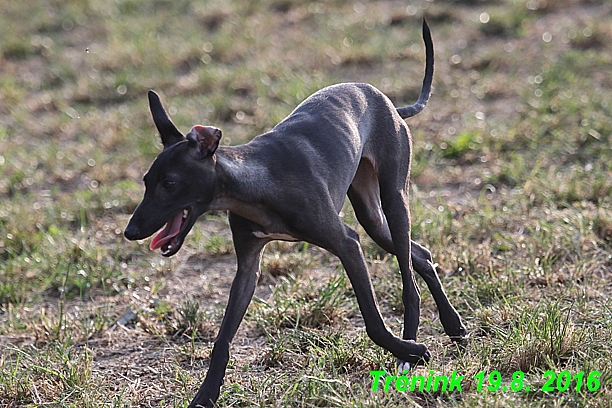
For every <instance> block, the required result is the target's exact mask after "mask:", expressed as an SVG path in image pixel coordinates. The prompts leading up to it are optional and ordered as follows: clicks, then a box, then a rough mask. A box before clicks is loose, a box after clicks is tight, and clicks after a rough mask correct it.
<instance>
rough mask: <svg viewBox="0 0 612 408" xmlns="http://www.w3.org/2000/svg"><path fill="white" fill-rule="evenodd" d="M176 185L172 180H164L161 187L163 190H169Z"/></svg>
mask: <svg viewBox="0 0 612 408" xmlns="http://www.w3.org/2000/svg"><path fill="white" fill-rule="evenodd" d="M175 185H176V181H174V180H164V182H163V186H164V188H165V189H171V188H172V187H174V186H175Z"/></svg>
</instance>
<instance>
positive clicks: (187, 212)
mask: <svg viewBox="0 0 612 408" xmlns="http://www.w3.org/2000/svg"><path fill="white" fill-rule="evenodd" d="M188 215H189V211H188V210H187V209H186V208H185V209H184V210H183V219H185V218H187V216H188Z"/></svg>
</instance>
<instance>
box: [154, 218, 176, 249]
mask: <svg viewBox="0 0 612 408" xmlns="http://www.w3.org/2000/svg"><path fill="white" fill-rule="evenodd" d="M182 223H183V211H182V210H181V211H180V212H179V213H178V214H176V215H175V216H174V218H172V220H170V221H169V222H168V223H167V224H166V226H165V227H164V229H163V230H161V231H160V232H159V233H158V234H157V235H156V236H155V238H153V241H151V245H149V248H150V249H151V250H156V249H157V248H161V247H162V246H164V245H165V244H166V243H168V242H169V241H170V240H171V239H172V238H174V237H176V236H177V235H178V233H179V231H180V230H181V224H182Z"/></svg>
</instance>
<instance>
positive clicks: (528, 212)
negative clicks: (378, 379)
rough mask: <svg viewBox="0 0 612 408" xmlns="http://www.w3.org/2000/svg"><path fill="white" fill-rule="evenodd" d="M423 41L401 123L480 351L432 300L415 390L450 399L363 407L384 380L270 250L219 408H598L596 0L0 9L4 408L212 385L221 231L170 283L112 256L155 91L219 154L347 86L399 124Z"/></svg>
mask: <svg viewBox="0 0 612 408" xmlns="http://www.w3.org/2000/svg"><path fill="white" fill-rule="evenodd" d="M422 18H426V19H427V21H428V22H429V25H430V27H431V30H432V36H433V40H434V46H435V53H436V65H435V74H434V90H433V94H432V97H431V100H430V102H429V104H428V106H427V108H426V109H425V110H424V111H423V112H422V113H421V114H419V115H417V116H415V117H414V118H410V119H409V120H408V121H407V123H408V125H409V126H410V128H411V130H412V133H413V144H414V149H413V150H414V151H413V169H412V180H411V182H412V187H411V211H412V222H413V227H412V235H413V238H414V239H415V240H417V241H418V242H420V243H422V244H423V245H425V246H426V247H428V248H429V249H430V250H431V251H432V253H433V256H434V261H435V262H436V263H437V264H438V269H439V272H440V275H441V278H442V281H443V285H444V287H445V290H446V292H447V294H448V295H449V298H450V299H451V302H452V303H453V304H454V305H455V307H456V308H457V310H458V311H459V313H460V314H461V315H462V317H463V319H464V322H465V324H466V325H467V327H468V331H469V336H468V338H467V340H466V342H465V344H464V345H463V347H457V346H456V345H454V344H453V343H451V342H450V341H449V340H448V338H447V337H446V336H445V335H444V332H443V330H442V328H441V325H440V322H439V319H438V316H437V309H436V308H435V304H434V302H433V299H432V298H431V295H430V293H429V292H428V290H427V288H426V286H425V285H424V284H423V282H422V281H419V284H420V286H421V294H422V304H421V325H420V329H419V340H420V341H422V342H424V343H426V344H427V346H428V347H429V348H430V350H431V352H432V355H433V358H432V361H431V362H430V364H429V365H428V366H425V367H419V368H417V369H415V371H414V372H413V373H411V375H412V374H414V375H423V376H428V375H430V374H431V375H438V376H439V375H447V376H450V375H451V374H452V373H453V372H455V373H456V374H457V375H459V376H464V378H463V380H462V383H461V384H462V389H461V391H458V390H454V391H452V392H450V391H449V392H441V391H433V390H432V389H429V390H427V389H424V390H421V391H419V390H418V389H417V390H414V391H410V390H407V391H402V390H398V389H396V388H395V386H394V384H391V383H389V389H388V390H387V391H384V390H383V389H378V390H376V391H373V390H372V386H373V376H372V375H371V374H370V371H376V370H386V371H388V372H390V373H391V372H393V370H394V359H393V357H392V356H391V355H390V354H388V353H387V352H385V351H384V350H382V349H380V348H379V347H377V346H375V345H374V344H373V343H372V342H371V341H370V340H369V339H368V337H367V335H366V334H365V330H364V326H363V322H362V319H361V315H360V313H359V310H358V307H357V305H356V302H355V298H354V295H353V293H352V290H351V287H350V284H349V282H348V279H346V277H345V274H344V271H343V269H342V267H341V265H340V264H339V262H338V260H337V259H336V258H335V257H334V256H333V255H331V254H329V253H327V252H325V251H323V250H320V249H318V248H316V247H313V246H311V245H305V244H303V243H273V244H270V245H269V246H268V248H267V250H266V253H265V257H264V260H263V267H262V269H263V274H262V277H261V279H260V282H259V285H258V288H257V292H256V298H255V299H254V301H253V303H252V304H251V307H250V308H249V311H248V313H247V316H246V318H245V321H244V322H243V324H242V326H241V328H240V330H239V332H238V334H237V337H236V339H235V341H234V343H233V346H232V360H231V362H230V365H229V369H228V374H227V377H226V383H225V385H224V386H223V389H222V395H221V399H220V400H219V403H220V405H222V406H230V405H233V406H283V407H284V406H342V407H345V406H359V407H361V406H486V407H490V406H509V405H512V406H538V407H539V406H609V404H610V402H609V401H610V399H611V396H612V375H611V373H610V371H609V366H610V362H611V360H612V348H611V346H610V344H609V338H610V335H611V334H612V318H611V317H610V316H611V314H610V310H611V309H612V303H611V301H610V298H611V296H612V286H611V285H610V283H609V282H610V278H611V276H612V197H611V195H612V168H611V167H610V163H611V162H612V160H611V158H612V151H611V148H612V138H611V136H610V134H611V131H612V125H611V123H612V122H611V119H610V118H611V116H612V115H611V107H612V92H611V91H612V80H611V79H610V78H611V76H610V74H609V71H610V68H609V67H610V66H611V63H612V52H611V51H612V3H610V2H609V1H608V0H585V1H578V0H560V1H554V2H553V1H551V0H548V1H546V0H528V1H525V0H491V1H485V0H483V1H472V2H470V1H461V0H457V1H451V0H431V1H420V0H413V1H376V2H352V1H344V0H333V1H328V2H311V3H304V2H298V1H294V0H261V1H244V0H233V1H227V0H224V1H220V0H211V1H206V2H194V1H188V0H179V1H172V2H171V1H165V0H155V1H152V2H151V1H149V2H145V1H142V0H114V1H110V0H71V1H61V2H60V1H49V2H47V3H45V4H44V5H31V4H30V3H29V2H4V3H2V4H1V5H0V23H1V24H0V197H1V200H0V349H2V353H1V357H0V405H2V406H9V407H19V406H57V407H60V406H61V407H64V406H74V407H99V406H121V407H124V406H125V407H141V406H142V407H145V406H160V407H165V406H172V407H186V406H187V404H188V403H189V401H190V398H191V397H192V396H193V395H194V393H195V392H196V390H197V388H198V386H199V384H200V383H201V381H202V379H203V378H204V375H205V373H206V369H207V367H208V358H209V353H210V350H211V347H212V342H213V341H214V338H215V336H216V332H217V330H218V327H219V324H220V321H221V319H222V316H223V310H224V306H225V302H226V300H227V295H228V292H229V287H230V284H231V281H232V278H233V274H234V270H235V258H234V255H233V247H232V241H231V235H230V234H229V229H228V225H227V218H226V216H225V215H224V214H222V213H214V214H208V215H206V216H203V217H201V220H200V221H199V222H198V223H197V224H196V226H195V227H194V229H193V231H192V232H191V233H190V235H189V237H188V239H187V241H186V242H185V245H184V247H183V248H182V249H181V251H180V252H179V253H178V254H177V255H176V256H175V257H173V258H171V259H164V258H162V257H161V256H160V254H159V253H156V252H152V251H149V250H148V241H142V242H129V241H127V240H125V238H123V236H122V229H123V228H124V227H125V225H126V224H127V220H128V219H129V216H130V214H131V212H132V211H133V210H134V208H135V206H136V205H137V204H138V202H139V200H140V199H141V197H142V193H143V191H144V187H143V185H142V183H141V179H142V175H143V174H144V172H145V171H146V169H147V168H148V166H149V165H150V163H151V161H152V160H153V159H154V157H155V156H156V155H157V154H158V153H159V151H160V150H161V144H160V142H159V140H158V138H157V136H156V130H155V128H154V125H153V123H152V121H151V119H150V114H149V112H148V107H147V100H146V92H147V91H148V90H149V89H155V90H156V91H158V92H159V93H160V94H161V96H162V99H163V100H164V103H165V105H166V107H167V109H168V111H169V113H170V115H171V117H172V119H173V121H174V122H175V123H176V124H177V126H178V127H179V128H180V129H181V130H182V131H184V132H186V131H187V130H188V129H189V128H190V127H191V126H193V125H195V124H203V125H214V126H217V127H219V128H221V129H222V130H223V134H224V137H223V139H222V143H225V144H240V143H245V142H247V141H248V140H249V139H250V138H252V137H254V136H255V135H257V134H260V133H262V132H264V131H266V130H267V129H270V128H271V127H272V126H274V125H275V124H276V123H278V121H280V120H281V119H282V118H284V117H285V116H286V115H287V114H288V113H289V112H291V110H292V109H293V108H294V107H295V106H297V104H299V103H300V102H301V101H302V100H303V99H305V98H306V97H307V96H308V95H309V94H311V93H312V92H314V91H316V90H317V89H319V88H321V87H323V86H326V85H329V84H333V83H336V82H345V81H360V82H369V83H372V84H373V85H375V86H377V87H378V88H379V89H381V90H382V91H383V92H384V93H385V94H387V95H388V96H389V97H390V98H391V99H392V100H393V102H394V103H396V104H397V105H398V106H399V105H406V104H411V103H413V102H414V101H415V100H416V98H417V97H418V93H419V90H420V86H421V80H422V76H423V70H424V49H423V46H422V41H421V37H420V26H421V19H422ZM342 216H343V217H344V219H345V220H346V221H347V222H348V223H349V224H350V225H351V226H353V227H355V228H356V229H357V230H358V231H359V232H360V234H361V236H362V242H363V248H364V252H365V253H366V258H367V260H368V266H369V268H370V270H371V272H372V274H373V277H374V279H373V280H374V284H375V289H376V291H377V295H378V300H379V303H380V307H381V310H382V313H383V315H384V317H385V321H386V323H387V324H388V325H389V327H390V328H391V329H392V330H393V331H395V332H396V333H400V331H401V320H402V313H403V305H402V303H401V287H400V279H399V275H398V272H397V264H396V261H395V260H394V259H393V258H392V257H390V256H389V255H388V254H385V253H384V252H383V251H382V250H381V249H380V248H378V247H377V246H376V245H375V244H374V243H373V242H372V241H371V240H369V239H368V237H367V236H366V235H365V233H364V232H363V230H362V229H360V227H359V225H358V224H357V222H356V220H355V217H354V215H353V213H352V210H351V208H350V204H347V205H346V206H345V209H344V210H343V213H342ZM581 372H583V374H580V373H581ZM479 373H482V374H479ZM521 375H523V376H524V379H523V380H522V381H521V380H520V376H521ZM513 376H514V377H513ZM568 378H570V380H569V381H568ZM478 379H480V380H481V381H482V383H481V384H480V385H479V382H478ZM547 379H551V381H550V383H547ZM527 387H529V389H530V391H528V392H526V391H525V390H526V389H527Z"/></svg>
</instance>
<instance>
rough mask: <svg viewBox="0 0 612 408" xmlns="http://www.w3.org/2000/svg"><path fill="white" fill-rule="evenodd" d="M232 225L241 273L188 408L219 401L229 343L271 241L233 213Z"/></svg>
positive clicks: (237, 276) (247, 302)
mask: <svg viewBox="0 0 612 408" xmlns="http://www.w3.org/2000/svg"><path fill="white" fill-rule="evenodd" d="M230 224H231V227H232V235H233V238H234V247H235V249H236V258H237V261H238V271H237V272H236V277H235V278H234V282H233V283H232V288H231V290H230V295H229V300H228V303H227V308H226V309H225V316H224V317H223V322H222V323H221V328H220V329H219V335H218V336H217V339H216V340H215V345H214V347H213V350H212V353H211V357H210V366H209V368H208V373H207V374H206V378H205V379H204V383H202V385H201V386H200V389H199V390H198V393H197V394H196V396H195V397H194V398H193V401H191V404H189V408H196V407H212V406H213V405H214V403H215V402H216V401H217V399H218V398H219V394H220V392H221V385H222V384H223V377H224V376H225V369H226V368H227V363H228V361H229V347H230V343H231V342H232V340H233V338H234V335H235V334H236V331H237V330H238V326H239V325H240V322H241V321H242V318H243V317H244V314H245V313H246V310H247V307H248V306H249V303H250V302H251V299H252V297H253V293H254V291H255V286H256V285H257V279H258V278H259V273H260V269H259V264H260V261H261V254H262V252H263V248H264V246H265V245H266V244H267V243H268V242H269V240H265V239H260V238H256V237H255V236H254V235H253V234H252V230H251V229H249V228H248V221H246V220H244V219H241V218H240V217H238V216H235V215H234V214H230Z"/></svg>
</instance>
